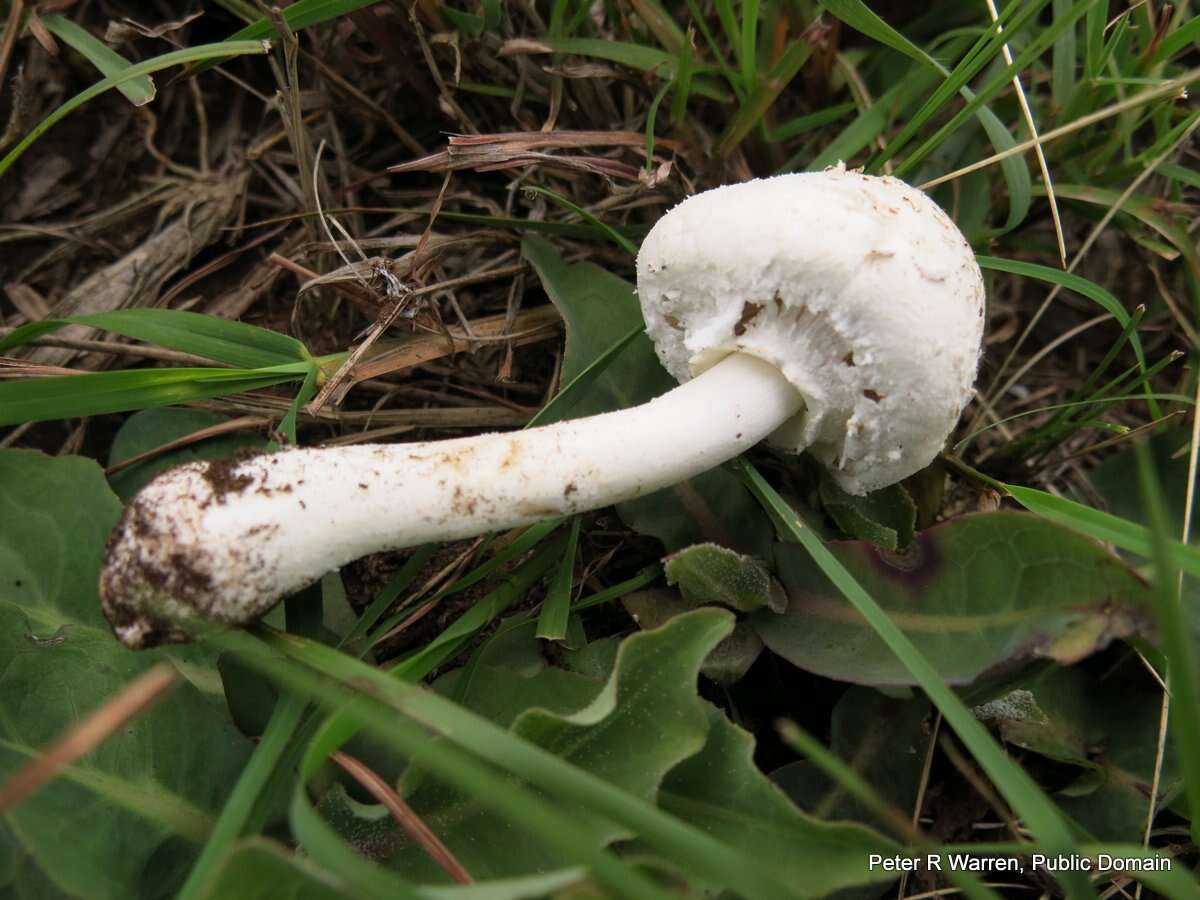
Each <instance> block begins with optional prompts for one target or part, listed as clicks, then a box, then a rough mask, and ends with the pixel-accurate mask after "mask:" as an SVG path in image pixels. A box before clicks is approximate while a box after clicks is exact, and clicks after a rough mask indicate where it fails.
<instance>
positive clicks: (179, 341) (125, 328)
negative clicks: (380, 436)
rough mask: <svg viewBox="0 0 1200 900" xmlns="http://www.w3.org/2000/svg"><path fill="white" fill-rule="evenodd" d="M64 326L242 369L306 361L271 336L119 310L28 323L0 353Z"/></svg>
mask: <svg viewBox="0 0 1200 900" xmlns="http://www.w3.org/2000/svg"><path fill="white" fill-rule="evenodd" d="M65 325H90V326H93V327H95V328H103V329H104V330H106V331H112V332H115V333H116V334H121V335H124V336H125V337H131V338H134V339H136V340H139V341H145V342H146V343H148V344H157V345H158V346H160V347H167V348H169V349H171V350H178V351H179V352H180V353H191V354H192V355H194V356H203V357H204V358H205V359H212V360H216V361H217V362H222V363H226V364H228V365H231V366H238V367H241V368H248V369H252V368H259V367H262V366H280V365H287V364H288V363H294V362H305V361H307V360H310V359H311V358H312V357H310V356H309V354H308V350H307V349H306V348H305V346H304V344H302V343H301V342H300V341H298V340H296V339H295V338H293V337H288V336H287V335H285V334H280V333H279V332H277V331H269V330H268V329H266V328H259V327H257V326H255V325H247V324H246V323H244V322H233V321H230V320H229V319H222V318H218V317H217V316H206V315H202V314H200V313H194V312H185V311H183V310H177V309H122V310H116V311H113V312H104V313H93V314H91V315H84V316H70V317H68V318H66V319H44V320H42V321H40V322H31V323H30V324H28V325H22V326H21V327H20V328H17V329H14V330H13V331H12V333H11V334H9V335H8V336H7V337H5V338H3V339H0V353H3V352H4V351H5V350H8V349H10V348H12V347H17V346H19V345H21V344H25V343H28V342H29V341H31V340H33V339H34V338H37V337H41V336H42V335H44V334H49V333H50V332H53V331H57V330H58V329H59V328H62V327H63V326H65Z"/></svg>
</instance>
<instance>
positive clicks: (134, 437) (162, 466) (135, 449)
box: [108, 408, 271, 500]
mask: <svg viewBox="0 0 1200 900" xmlns="http://www.w3.org/2000/svg"><path fill="white" fill-rule="evenodd" d="M227 421H229V420H228V419H227V418H226V417H225V416H219V415H217V414H216V413H211V412H207V411H206V410H203V409H171V408H168V409H146V410H142V411H141V412H138V413H134V414H133V415H132V416H130V417H129V418H128V419H126V420H125V421H124V422H123V423H122V424H121V428H120V430H119V431H117V436H116V437H115V438H113V443H112V447H111V448H110V449H109V451H108V464H109V465H110V466H112V465H115V464H117V463H120V462H124V461H125V460H127V459H132V458H133V457H135V456H137V455H139V454H141V453H145V452H147V451H150V450H154V449H155V448H157V447H161V446H163V445H164V444H168V443H170V442H171V441H174V440H177V439H179V438H182V437H186V436H187V435H189V434H194V433H196V432H197V431H200V430H201V429H204V428H211V427H212V426H214V425H220V424H221V423H223V422H227ZM269 446H271V444H270V442H268V441H267V440H266V439H265V438H264V437H262V436H261V435H259V434H255V433H254V432H252V431H234V432H230V433H228V434H222V435H218V436H217V437H211V438H208V439H207V440H203V441H198V442H196V443H194V444H188V445H187V446H186V447H180V448H179V449H177V450H172V451H170V452H168V453H162V454H160V455H158V456H155V457H153V458H152V459H148V460H146V461H145V462H140V463H135V464H134V465H131V466H129V467H128V468H124V469H121V470H120V471H118V472H114V473H113V474H112V475H110V476H109V477H108V483H109V484H110V485H111V486H112V489H113V491H115V492H116V494H117V496H118V497H120V498H121V499H122V500H128V499H129V498H130V497H132V496H133V495H134V494H136V493H137V492H138V491H139V490H141V489H142V487H143V486H144V485H146V484H147V483H148V482H149V481H150V480H151V479H152V478H154V477H155V476H156V475H158V474H159V473H161V472H165V471H166V470H167V469H169V468H171V467H172V466H178V465H182V464H183V463H186V462H194V461H196V460H200V459H222V458H224V457H227V456H233V455H234V454H235V453H237V452H238V451H239V450H247V449H255V450H263V449H266V448H268V447H269Z"/></svg>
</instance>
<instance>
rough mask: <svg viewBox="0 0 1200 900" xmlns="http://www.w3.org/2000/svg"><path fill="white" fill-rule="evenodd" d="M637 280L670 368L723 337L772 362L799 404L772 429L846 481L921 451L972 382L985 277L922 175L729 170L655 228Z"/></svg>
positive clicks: (915, 463)
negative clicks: (918, 179)
mask: <svg viewBox="0 0 1200 900" xmlns="http://www.w3.org/2000/svg"><path fill="white" fill-rule="evenodd" d="M637 272H638V295H639V297H640V298H641V303H642V314H643V316H644V317H645V320H646V331H647V333H648V334H649V335H650V337H651V339H652V340H653V341H654V344H655V348H656V350H657V352H658V357H659V359H660V360H661V361H662V363H663V365H664V366H665V367H666V368H667V370H668V371H669V372H670V373H671V374H672V375H674V376H675V377H676V378H677V379H679V380H680V381H686V380H688V379H689V378H691V377H693V376H695V375H698V374H700V373H701V372H703V371H704V370H705V369H707V368H709V367H710V366H712V365H714V364H715V363H717V362H718V361H719V360H721V359H722V358H723V357H725V356H727V355H729V354H730V353H735V352H741V353H748V354H752V355H754V356H757V357H759V358H761V359H763V360H766V361H767V362H770V363H772V364H773V365H775V366H777V367H778V368H779V370H780V371H781V372H782V373H783V374H784V376H785V377H786V378H787V379H788V380H789V381H790V382H791V383H792V384H793V385H794V386H795V387H796V389H797V390H798V391H799V392H800V393H801V394H802V395H803V397H804V401H805V407H804V409H803V410H802V411H801V412H800V413H798V414H797V415H796V416H795V417H793V418H792V419H790V420H789V421H788V422H786V423H785V424H784V425H783V426H781V427H780V428H779V429H778V430H777V431H776V432H775V433H774V434H772V435H771V438H770V442H771V443H772V444H773V445H775V446H778V447H781V448H783V449H787V450H791V451H793V452H799V451H801V450H804V449H808V450H809V451H810V452H811V453H812V454H813V455H814V456H816V457H817V459H819V460H820V461H821V462H822V463H823V464H824V465H825V466H826V468H828V469H829V471H830V474H831V475H832V476H833V478H834V479H835V480H836V481H837V482H838V484H839V485H841V487H842V488H843V489H844V490H846V491H848V492H850V493H852V494H864V493H866V492H868V491H872V490H876V489H878V488H881V487H886V486H887V485H889V484H894V483H895V482H897V481H900V480H901V479H903V478H906V477H907V476H909V475H911V474H913V473H914V472H917V471H919V470H921V469H922V468H924V467H925V466H926V465H928V464H929V463H930V462H931V461H932V460H933V458H934V457H935V456H936V455H937V454H938V453H939V452H940V451H941V449H942V446H943V444H944V443H945V441H946V438H947V437H948V436H949V434H950V432H951V431H952V430H953V428H954V426H955V424H956V422H957V421H958V417H959V415H960V414H961V413H962V410H963V408H964V407H965V406H966V404H967V401H968V400H969V399H970V397H971V393H972V385H973V383H974V381H975V373H976V370H977V368H978V362H979V353H980V347H981V341H982V337H983V324H984V291H983V277H982V275H981V274H980V271H979V266H978V264H977V263H976V262H975V255H974V253H973V252H972V251H971V247H970V245H969V244H968V243H967V241H966V239H965V238H964V237H963V235H962V233H961V232H960V231H959V230H958V228H957V227H956V226H955V225H954V223H953V222H952V221H951V220H950V218H949V217H948V216H947V215H946V214H945V213H944V212H943V211H942V210H941V208H940V207H938V205H937V204H936V203H934V202H933V201H932V200H930V199H929V198H928V197H927V196H926V195H925V194H923V193H922V192H921V191H918V190H916V189H915V188H912V187H909V186H908V185H907V184H905V183H904V182H902V181H900V180H898V179H896V178H890V177H875V176H871V175H863V174H860V173H857V172H850V171H847V170H846V169H845V168H844V167H841V166H839V167H837V168H832V169H827V170H826V171H824V172H811V173H804V174H795V175H780V176H776V177H774V178H763V179H758V180H756V181H748V182H744V183H742V184H733V185H727V186H725V187H721V188H717V189H715V190H711V191H706V192H704V193H701V194H697V195H695V196H693V197H690V198H688V199H687V200H684V201H683V202H682V203H680V204H679V205H678V206H676V207H675V208H674V209H672V210H671V211H670V212H668V213H667V214H666V215H665V216H663V217H662V218H661V219H659V221H658V222H657V223H656V224H655V226H654V228H652V229H651V231H650V233H649V234H648V235H647V236H646V239H645V241H644V242H643V243H642V247H641V251H640V253H639V254H638V259H637Z"/></svg>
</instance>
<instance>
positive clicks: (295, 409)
mask: <svg viewBox="0 0 1200 900" xmlns="http://www.w3.org/2000/svg"><path fill="white" fill-rule="evenodd" d="M320 373H321V367H320V366H318V365H317V364H316V363H312V364H311V365H309V367H308V371H307V372H306V373H305V375H304V381H302V382H301V383H300V390H298V391H296V396H295V397H293V398H292V402H291V403H290V404H288V408H287V412H286V413H284V414H283V418H282V419H281V420H280V422H279V430H280V431H281V432H283V436H284V437H285V438H287V442H288V443H289V444H292V445H295V443H296V419H297V418H298V417H299V415H300V408H301V407H302V406H304V404H306V403H307V402H308V401H309V400H311V399H312V398H313V397H314V396H315V395H316V393H317V376H318V375H320Z"/></svg>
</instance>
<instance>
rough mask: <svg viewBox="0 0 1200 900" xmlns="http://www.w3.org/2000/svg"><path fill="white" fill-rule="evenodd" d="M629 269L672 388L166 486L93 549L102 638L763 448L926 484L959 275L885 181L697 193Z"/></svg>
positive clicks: (139, 643)
mask: <svg viewBox="0 0 1200 900" xmlns="http://www.w3.org/2000/svg"><path fill="white" fill-rule="evenodd" d="M637 270H638V292H639V295H640V298H641V303H642V310H643V314H644V316H645V319H646V326H647V331H648V333H649V335H650V337H651V338H652V339H653V340H654V341H655V345H656V349H657V352H658V355H659V358H660V359H661V360H662V362H663V364H664V366H665V367H666V368H667V369H668V370H669V371H670V372H671V374H673V375H674V376H676V378H678V379H679V380H680V381H681V382H682V384H681V385H680V386H679V387H678V388H675V389H674V390H672V391H670V392H668V393H666V394H664V395H663V396H661V397H658V398H656V399H655V400H652V401H650V402H648V403H645V404H643V405H641V406H637V407H634V408H631V409H625V410H620V411H617V412H612V413H605V414H602V415H597V416H592V417H589V418H586V419H578V420H574V421H567V422H560V423H557V424H554V425H548V426H544V427H539V428H533V429H529V430H526V431H521V432H515V433H496V434H485V435H480V436H477V437H469V438H460V439H453V440H445V441H430V442H422V443H412V444H386V445H365V444H364V445H358V446H349V447H341V448H328V449H292V450H285V451H282V452H279V453H273V454H262V455H259V456H254V457H251V458H244V459H233V460H225V461H218V462H196V463H189V464H186V465H183V466H179V467H177V468H175V469H172V470H170V471H168V472H166V473H164V474H162V475H160V476H158V477H157V478H156V479H154V480H153V481H152V482H150V483H149V484H148V485H147V486H146V487H145V488H143V489H142V491H141V492H139V494H138V495H137V496H136V497H135V498H134V499H133V500H132V501H131V502H130V504H129V505H128V507H127V508H126V510H125V514H124V515H123V517H122V518H121V521H120V522H119V524H118V525H117V527H116V529H115V530H114V532H113V535H112V538H111V539H110V542H109V546H108V550H107V554H106V559H105V563H104V567H103V570H102V572H101V579H100V592H101V599H102V604H103V609H104V612H105V615H106V616H107V617H108V620H109V622H110V623H111V624H112V626H113V630H114V632H115V633H116V635H117V637H118V638H119V639H120V640H121V641H122V642H123V643H125V644H127V645H128V646H130V647H145V646H152V645H154V644H158V643H163V642H168V641H179V640H186V639H187V637H188V624H187V623H188V620H189V619H192V618H193V617H195V616H197V615H199V616H202V617H204V618H207V619H212V620H217V621H219V622H225V623H242V622H248V621H252V620H254V619H256V618H258V617H260V616H261V615H263V614H264V613H265V612H266V611H267V610H269V609H270V608H271V607H272V606H273V605H275V603H277V602H278V601H279V600H280V599H281V598H282V597H284V596H286V595H287V594H290V593H293V592H294V591H297V590H299V589H301V588H303V587H304V586H306V585H308V584H311V583H312V582H314V581H316V580H317V579H319V578H320V577H321V576H322V575H324V574H325V573H327V572H329V571H332V570H334V569H336V568H338V567H340V566H342V565H345V564H346V563H348V562H350V561H352V560H354V559H357V558H359V557H361V556H364V555H366V554H369V553H372V552H378V551H383V550H394V549H399V548H403V547H410V546H415V545H418V544H423V543H426V542H429V541H435V540H453V539H459V538H464V537H469V536H473V535H477V534H481V533H484V532H488V531H495V530H498V529H503V528H511V527H514V526H518V525H523V524H528V523H532V522H534V521H537V520H539V519H545V518H549V517H554V516H560V515H568V514H572V513H578V512H583V511H586V510H591V509H597V508H600V507H604V506H608V505H611V504H613V503H619V502H622V501H625V500H629V499H632V498H634V497H638V496H642V495H644V494H648V493H650V492H652V491H656V490H659V489H660V488H664V487H668V486H670V485H672V484H676V483H679V482H681V481H684V480H687V479H688V478H691V477H694V476H695V475H698V474H700V473H702V472H704V471H707V470H708V469H711V468H713V467H714V466H717V465H719V464H721V463H722V462H724V461H726V460H728V459H731V458H733V457H735V456H737V455H738V454H740V453H742V452H743V451H745V450H746V449H748V448H749V447H752V446H754V445H755V444H756V443H758V442H759V441H761V440H763V439H764V438H765V439H767V440H768V441H769V442H770V443H771V444H773V445H775V446H777V447H780V448H783V449H786V450H789V451H792V452H800V451H801V450H804V449H805V448H807V449H808V450H809V451H810V452H812V453H813V454H814V455H815V456H816V457H817V458H818V459H819V460H821V462H822V463H824V464H825V465H826V466H827V467H828V468H829V470H830V472H831V474H832V475H833V477H834V478H835V479H836V480H837V481H838V482H839V483H840V484H841V486H842V487H843V488H845V489H846V490H847V491H849V492H851V493H856V494H861V493H865V492H866V491H869V490H873V489H876V488H880V487H883V486H885V485H888V484H892V483H894V482H896V481H899V480H900V479H902V478H904V477H906V476H908V475H911V474H913V473H914V472H916V471H918V470H920V469H921V468H923V467H924V466H926V465H927V464H928V463H929V462H930V461H931V460H932V459H933V457H934V456H936V454H937V453H938V452H939V451H940V449H941V447H942V445H943V443H944V442H945V440H946V437H947V436H948V435H949V433H950V431H951V430H952V429H953V427H954V425H955V423H956V421H957V419H958V416H959V415H960V413H961V411H962V409H963V407H964V406H965V405H966V402H967V400H968V399H969V398H970V395H971V385H972V382H973V380H974V377H975V370H976V366H977V360H978V356H979V349H980V341H981V336H982V326H983V283H982V278H981V276H980V272H979V269H978V266H977V265H976V263H975V258H974V255H973V254H972V252H971V249H970V247H969V245H968V244H967V242H966V240H965V239H964V238H963V236H962V235H961V233H959V231H958V229H957V228H956V227H955V226H954V224H953V223H952V222H951V221H950V219H949V218H948V217H947V216H946V215H945V213H943V212H942V210H941V209H940V208H939V207H938V206H937V205H936V204H934V203H933V201H931V200H930V199H928V198H927V197H926V196H925V195H924V194H922V193H921V192H920V191H917V190H915V189H913V188H911V187H909V186H908V185H906V184H904V183H903V182H901V181H898V180H896V179H894V178H877V177H872V176H867V175H861V174H858V173H854V172H848V171H846V170H845V169H844V168H841V167H839V168H837V169H830V170H827V171H825V172H820V173H808V174H800V175H783V176H778V177H775V178H768V179H761V180H758V181H752V182H746V183H744V184H736V185H731V186H727V187H722V188H717V189H715V190H712V191H708V192H705V193H702V194H698V195H696V196H694V197H691V198H689V199H688V200H685V201H684V202H683V203H681V204H680V205H679V206H677V207H676V208H675V209H673V210H672V211H670V212H669V213H667V214H666V215H665V216H663V217H662V219H660V220H659V222H658V223H657V224H656V225H655V226H654V228H653V229H652V230H651V232H650V234H649V235H648V236H647V238H646V240H645V242H644V243H643V245H642V248H641V252H640V253H639V255H638V261H637Z"/></svg>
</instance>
